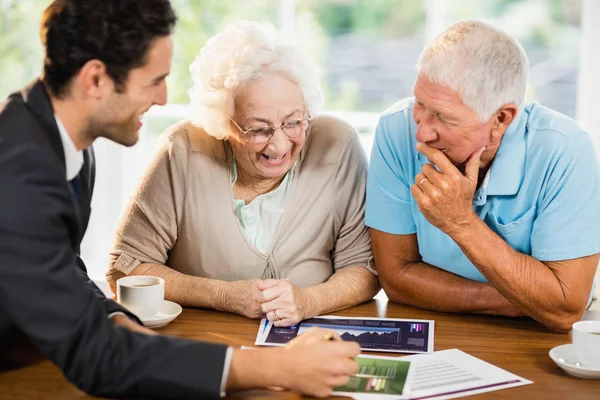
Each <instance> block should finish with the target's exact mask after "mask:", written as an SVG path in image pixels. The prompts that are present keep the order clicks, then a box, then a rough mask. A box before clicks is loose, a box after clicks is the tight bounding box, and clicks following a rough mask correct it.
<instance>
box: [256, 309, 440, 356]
mask: <svg viewBox="0 0 600 400" xmlns="http://www.w3.org/2000/svg"><path fill="white" fill-rule="evenodd" d="M313 327H318V328H324V329H328V330H333V331H335V332H336V333H337V334H338V335H339V336H340V338H341V339H342V340H346V341H354V342H358V343H359V344H360V347H361V349H363V350H367V351H369V350H370V351H385V352H397V353H429V352H432V351H433V349H434V347H433V333H434V321H431V320H408V319H394V318H369V319H365V318H352V317H338V316H324V317H316V318H310V319H307V320H304V321H301V322H300V323H299V324H296V325H293V326H290V327H276V326H274V325H273V324H272V323H270V322H269V321H267V320H264V321H263V322H262V323H261V328H260V329H259V333H258V335H257V337H256V343H255V344H257V345H267V346H279V345H283V344H285V343H287V342H289V341H290V340H292V339H293V338H295V337H296V336H298V335H301V334H302V333H304V332H305V331H306V330H307V329H310V328H313Z"/></svg>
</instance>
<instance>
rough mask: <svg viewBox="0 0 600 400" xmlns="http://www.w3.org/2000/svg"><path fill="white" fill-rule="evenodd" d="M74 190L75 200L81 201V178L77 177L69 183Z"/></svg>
mask: <svg viewBox="0 0 600 400" xmlns="http://www.w3.org/2000/svg"><path fill="white" fill-rule="evenodd" d="M69 182H70V183H71V187H72V188H73V199H74V200H75V201H79V191H80V190H81V178H80V177H79V175H77V176H76V177H75V178H73V179H71V180H70V181H69Z"/></svg>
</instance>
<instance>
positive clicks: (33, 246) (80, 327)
mask: <svg viewBox="0 0 600 400" xmlns="http://www.w3.org/2000/svg"><path fill="white" fill-rule="evenodd" d="M175 22H176V17H175V14H174V12H173V10H172V8H171V5H170V3H169V1H168V0H144V1H139V0H102V1H98V0H56V1H54V2H53V3H52V4H51V5H50V6H49V7H48V9H47V10H46V11H45V13H44V16H43V22H42V29H41V37H42V40H43V42H44V46H45V60H44V69H43V75H42V77H41V78H40V79H38V80H36V81H34V82H33V83H32V84H30V85H29V86H27V87H26V88H24V89H23V90H21V91H19V92H16V93H14V94H12V95H11V96H10V97H9V98H8V99H7V100H6V101H5V102H4V103H0V188H1V189H0V193H1V194H0V370H6V369H11V368H14V367H16V366H20V365H24V364H26V363H27V362H29V361H31V360H32V359H33V358H34V357H30V356H35V355H42V356H45V357H47V358H49V359H50V360H51V361H52V362H54V363H55V364H56V365H57V366H58V367H59V368H61V369H62V371H63V372H64V374H65V376H66V377H67V378H68V379H69V380H71V381H72V382H73V383H74V384H75V385H77V386H78V387H80V388H82V389H83V390H85V391H86V392H88V393H90V394H93V395H97V396H109V397H136V398H140V397H141V398H180V399H181V398H207V397H218V396H220V395H222V394H223V393H224V391H225V389H231V390H235V389H244V388H252V387H265V386H281V387H285V388H290V389H293V390H298V391H301V392H304V393H307V394H311V395H317V396H324V395H328V394H329V393H330V392H331V390H332V388H333V387H334V386H337V385H341V384H343V383H345V382H347V381H348V379H349V376H350V375H351V374H353V373H355V372H356V370H357V365H356V363H355V362H354V361H353V360H352V359H351V358H352V357H354V356H355V355H356V354H357V353H358V351H359V349H358V346H357V344H356V343H346V342H342V341H340V340H338V341H329V340H326V338H327V336H326V335H325V331H322V330H315V331H312V332H309V333H306V334H304V335H302V337H300V338H299V339H297V340H296V341H295V342H292V343H291V344H290V345H289V346H287V347H286V348H279V349H263V350H257V351H240V350H237V349H236V350H234V349H232V348H229V347H227V346H224V345H217V344H208V343H202V342H197V341H191V340H184V339H177V338H167V337H163V336H159V335H156V334H154V333H153V332H152V331H149V330H147V329H146V328H144V327H142V326H141V325H140V321H139V320H138V319H137V317H136V316H135V315H133V314H131V313H130V312H128V311H127V310H125V309H124V308H122V307H121V306H119V305H118V304H117V303H115V302H114V301H112V300H109V299H107V298H105V297H104V296H103V295H102V293H101V292H100V290H99V289H98V288H97V287H96V286H95V285H94V283H93V282H91V281H90V279H89V278H88V276H87V273H86V269H85V266H84V264H83V262H82V261H81V258H79V255H78V253H79V246H80V243H81V240H82V238H83V235H84V233H85V230H86V228H87V224H88V220H89V215H90V199H91V195H92V191H93V186H94V174H95V170H94V155H93V151H92V148H91V145H92V143H93V142H94V140H95V139H96V138H98V137H105V138H107V139H110V140H112V141H115V142H117V143H120V144H123V145H126V146H131V145H133V144H134V143H136V142H137V140H138V130H139V128H140V126H141V122H140V119H141V117H142V115H143V114H144V112H145V111H147V110H148V108H150V107H151V106H152V105H154V104H159V105H162V104H164V103H165V102H166V97H167V89H166V83H165V77H166V76H167V75H168V74H169V70H170V63H171V56H172V51H173V42H172V39H171V34H172V30H173V28H174V26H175ZM97 195H106V194H97ZM338 339H339V338H338ZM282 361H283V362H282Z"/></svg>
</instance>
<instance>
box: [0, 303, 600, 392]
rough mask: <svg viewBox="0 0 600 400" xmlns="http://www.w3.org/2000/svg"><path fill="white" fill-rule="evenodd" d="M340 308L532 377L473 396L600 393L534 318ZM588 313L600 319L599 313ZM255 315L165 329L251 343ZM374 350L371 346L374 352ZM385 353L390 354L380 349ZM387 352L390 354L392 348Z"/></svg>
mask: <svg viewBox="0 0 600 400" xmlns="http://www.w3.org/2000/svg"><path fill="white" fill-rule="evenodd" d="M335 314H336V315H345V316H353V317H391V318H415V319H433V320H435V324H436V325H435V350H444V349H452V348H458V349H460V350H462V351H464V352H467V353H469V354H471V355H473V356H475V357H478V358H481V359H482V360H485V361H487V362H489V363H491V364H494V365H496V366H498V367H500V368H503V369H506V370H507V371H509V372H512V373H514V374H517V375H519V376H522V377H523V378H526V379H529V380H532V381H533V382H534V384H533V385H528V386H522V387H517V388H512V389H505V390H500V391H496V392H490V393H485V394H482V395H477V396H471V397H469V398H471V399H474V400H475V399H577V400H585V399H589V400H592V399H594V400H599V399H600V380H584V379H578V378H574V377H571V376H568V375H566V374H565V373H563V371H562V370H561V369H559V368H558V367H557V366H556V365H554V363H553V362H552V360H551V359H550V357H549V356H548V351H549V350H550V349H551V348H553V347H554V346H558V345H560V344H564V343H568V342H570V341H571V337H570V335H565V334H556V333H551V332H549V331H548V330H547V329H545V328H543V327H542V326H541V325H539V324H538V323H536V322H534V321H531V320H514V319H509V318H500V317H483V316H466V315H452V314H442V313H436V312H430V311H424V310H419V309H416V308H412V307H407V306H402V305H398V304H394V303H391V302H389V303H388V301H387V300H386V299H377V300H373V301H370V302H368V303H365V304H361V305H359V306H356V307H352V308H350V309H347V310H343V311H339V312H336V313H335ZM584 318H586V319H600V312H594V313H588V314H586V316H585V317H584ZM257 330H258V321H256V320H249V319H246V318H244V317H241V316H237V315H232V314H227V313H222V312H216V311H208V310H199V309H184V311H183V313H182V314H181V315H180V316H179V317H178V318H177V319H176V320H175V321H173V322H172V323H171V324H170V325H168V326H166V327H164V328H162V329H160V332H161V333H165V334H170V335H179V336H184V337H187V338H193V339H199V340H205V341H211V342H220V343H227V344H229V345H233V346H241V345H246V346H252V345H253V343H254V339H255V336H256V332H257ZM373 354H374V353H373ZM381 354H382V355H386V354H383V353H381ZM387 355H389V353H388V354H387ZM265 397H266V398H277V399H297V398H300V396H299V395H296V394H294V393H290V392H271V391H250V392H243V393H233V394H231V398H265ZM50 398H53V399H91V397H89V396H86V395H85V394H84V393H82V392H81V391H79V390H78V389H76V388H75V387H74V386H73V385H71V384H70V383H69V382H68V381H67V380H66V379H65V378H64V377H63V376H62V374H61V373H60V371H59V370H58V368H56V367H55V366H53V365H52V364H51V363H50V362H48V361H43V362H40V363H38V364H36V365H33V366H30V367H27V368H23V369H20V370H16V371H11V372H8V373H4V374H0V399H50Z"/></svg>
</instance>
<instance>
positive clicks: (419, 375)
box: [399, 349, 533, 400]
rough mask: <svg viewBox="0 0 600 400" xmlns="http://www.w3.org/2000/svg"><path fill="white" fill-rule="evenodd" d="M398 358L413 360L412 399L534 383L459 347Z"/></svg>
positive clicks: (452, 396) (450, 395) (436, 398)
mask: <svg viewBox="0 0 600 400" xmlns="http://www.w3.org/2000/svg"><path fill="white" fill-rule="evenodd" d="M399 359H401V360H408V361H412V362H413V363H414V364H415V366H414V373H413V374H412V379H411V382H410V384H411V392H410V398H411V399H412V400H422V399H435V400H442V399H453V398H456V397H463V396H469V395H474V394H479V393H485V392H491V391H494V390H500V389H507V388H511V387H515V386H523V385H529V384H532V383H533V382H532V381H529V380H527V379H524V378H521V377H520V376H517V375H514V374H511V373H510V372H508V371H505V370H503V369H501V368H498V367H496V366H494V365H492V364H489V363H487V362H485V361H483V360H480V359H478V358H476V357H473V356H471V355H469V354H467V353H464V352H462V351H460V350H458V349H452V350H442V351H436V352H435V353H431V354H416V355H412V356H405V357H400V358H399Z"/></svg>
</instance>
